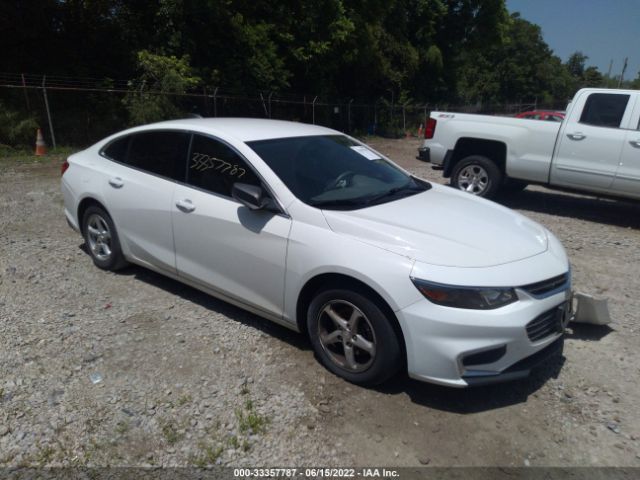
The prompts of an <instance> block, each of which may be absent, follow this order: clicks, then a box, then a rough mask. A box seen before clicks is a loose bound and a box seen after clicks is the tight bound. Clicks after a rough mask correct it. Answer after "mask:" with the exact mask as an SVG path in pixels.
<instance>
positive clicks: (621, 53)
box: [507, 0, 640, 80]
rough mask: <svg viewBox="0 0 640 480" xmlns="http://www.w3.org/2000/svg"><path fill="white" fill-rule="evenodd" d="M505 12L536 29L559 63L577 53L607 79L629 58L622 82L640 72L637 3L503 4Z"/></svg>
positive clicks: (523, 0)
mask: <svg viewBox="0 0 640 480" xmlns="http://www.w3.org/2000/svg"><path fill="white" fill-rule="evenodd" d="M507 8H508V9H509V12H511V13H513V12H520V14H521V16H522V17H523V18H524V19H526V20H529V21H530V22H532V23H536V24H538V25H540V27H541V28H542V35H543V37H544V40H545V42H547V44H548V45H549V46H550V47H551V49H552V50H553V51H554V53H555V54H556V55H558V56H559V57H560V58H561V59H562V61H566V60H567V58H568V57H569V55H571V54H572V53H573V52H575V51H577V50H579V51H581V52H582V53H584V54H585V55H587V56H588V57H589V59H588V60H587V61H586V66H587V67H588V66H591V65H593V66H595V67H598V69H599V70H600V72H602V73H603V74H606V73H607V71H608V70H609V62H610V61H611V60H613V68H612V69H611V76H612V77H613V76H616V75H619V74H620V71H621V70H622V65H623V63H624V58H625V57H629V62H628V65H627V70H626V72H625V74H624V78H625V80H630V79H634V78H636V77H637V76H638V71H639V70H640V0H507Z"/></svg>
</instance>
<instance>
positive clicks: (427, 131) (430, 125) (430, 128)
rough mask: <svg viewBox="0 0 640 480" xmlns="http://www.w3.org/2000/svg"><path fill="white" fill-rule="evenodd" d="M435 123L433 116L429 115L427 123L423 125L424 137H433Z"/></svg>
mask: <svg viewBox="0 0 640 480" xmlns="http://www.w3.org/2000/svg"><path fill="white" fill-rule="evenodd" d="M437 123H438V122H437V120H436V119H435V118H431V117H429V118H428V119H427V125H426V126H425V127H424V138H433V135H434V134H435V133H436V124H437Z"/></svg>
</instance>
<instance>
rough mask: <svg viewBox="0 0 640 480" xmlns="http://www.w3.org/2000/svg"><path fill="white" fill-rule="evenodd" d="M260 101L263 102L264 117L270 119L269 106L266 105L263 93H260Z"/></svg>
mask: <svg viewBox="0 0 640 480" xmlns="http://www.w3.org/2000/svg"><path fill="white" fill-rule="evenodd" d="M260 100H262V108H263V109H264V116H265V117H268V116H269V113H268V112H267V105H266V104H265V103H264V96H263V95H262V92H260Z"/></svg>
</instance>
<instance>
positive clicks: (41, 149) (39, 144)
mask: <svg viewBox="0 0 640 480" xmlns="http://www.w3.org/2000/svg"><path fill="white" fill-rule="evenodd" d="M46 154H47V144H46V143H44V138H43V137H42V130H40V129H38V133H36V156H38V157H41V156H42V155H46Z"/></svg>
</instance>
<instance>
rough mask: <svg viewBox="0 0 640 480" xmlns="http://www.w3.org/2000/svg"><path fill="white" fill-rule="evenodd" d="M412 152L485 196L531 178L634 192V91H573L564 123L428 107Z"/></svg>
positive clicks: (639, 178) (639, 98) (638, 126)
mask: <svg viewBox="0 0 640 480" xmlns="http://www.w3.org/2000/svg"><path fill="white" fill-rule="evenodd" d="M418 158H419V159H421V160H425V161H430V162H431V163H432V164H433V166H434V168H441V169H442V170H443V174H444V176H445V177H446V178H451V184H452V185H453V186H454V187H456V188H459V189H461V190H465V191H467V192H470V193H473V194H475V195H479V196H482V197H486V198H491V197H494V196H495V195H496V194H497V193H498V192H499V191H501V190H502V191H505V190H516V189H522V188H524V187H526V185H527V184H529V183H535V184H541V185H547V186H550V187H553V188H559V189H566V190H573V191H582V192H589V193H594V194H597V195H603V196H615V197H626V198H635V199H640V91H638V90H611V89H596V88H585V89H582V90H579V91H578V92H577V93H576V95H575V96H574V97H573V100H572V101H571V103H569V106H568V107H567V113H566V116H565V119H564V120H563V121H562V123H557V122H545V121H539V120H526V119H521V118H509V117H498V116H489V115H468V114H464V113H449V112H431V115H430V118H429V119H428V121H427V125H426V128H425V141H424V145H423V146H422V148H420V149H419V150H418Z"/></svg>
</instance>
